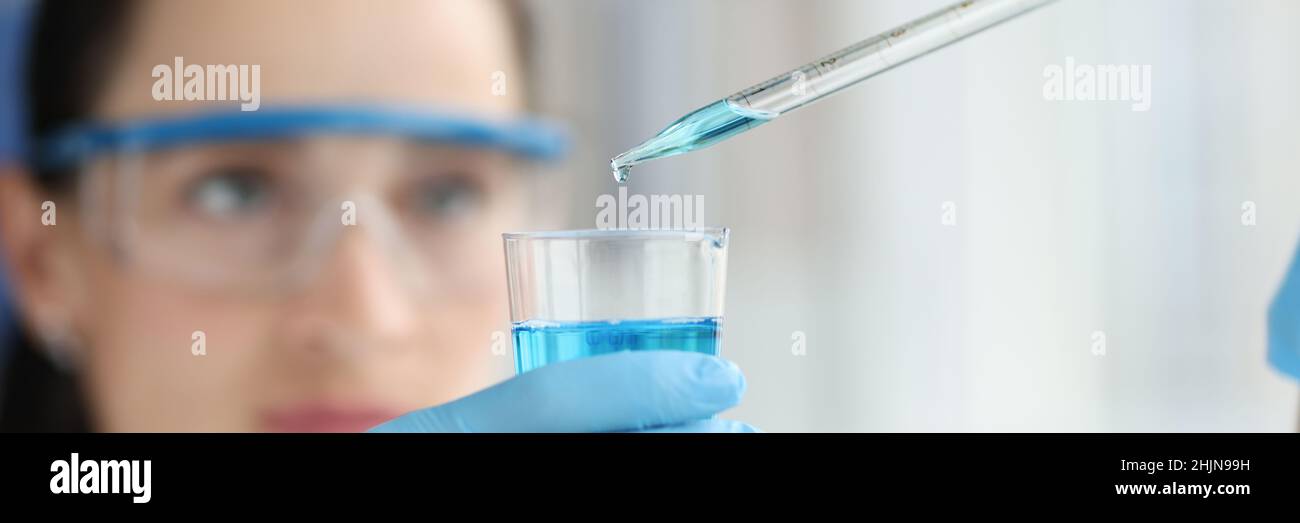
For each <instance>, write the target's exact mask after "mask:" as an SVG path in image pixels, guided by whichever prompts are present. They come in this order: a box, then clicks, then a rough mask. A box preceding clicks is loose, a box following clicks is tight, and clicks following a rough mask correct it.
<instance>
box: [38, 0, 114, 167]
mask: <svg viewBox="0 0 1300 523" xmlns="http://www.w3.org/2000/svg"><path fill="white" fill-rule="evenodd" d="M134 6H135V2H134V1H132V0H96V1H93V2H58V1H55V2H41V3H40V4H39V6H38V7H37V12H36V16H35V17H34V18H33V22H34V24H35V26H34V27H33V31H32V41H31V45H30V46H29V47H28V60H27V93H28V94H27V98H28V107H29V109H28V112H27V114H28V117H27V131H28V136H32V137H37V138H39V137H42V136H47V135H49V134H50V133H52V132H54V131H57V130H59V129H61V128H63V127H65V126H67V125H70V124H72V123H74V122H78V121H81V120H83V119H85V118H86V117H87V115H89V114H90V113H91V112H92V111H93V110H94V107H95V105H96V104H97V103H99V98H98V95H99V93H101V92H102V90H101V89H100V87H102V86H103V85H104V84H106V83H107V81H108V74H109V72H110V71H111V70H112V66H113V64H115V63H117V60H116V59H117V58H118V55H119V54H120V53H121V51H122V43H123V41H124V40H125V38H124V37H125V35H126V33H127V30H128V28H127V27H126V25H127V23H128V21H129V20H130V18H131V16H130V14H131V11H132V10H133V8H134ZM35 174H36V179H37V181H38V182H39V183H40V185H41V187H43V188H44V189H46V190H49V191H51V192H62V191H64V190H66V189H67V188H68V187H69V186H70V185H71V181H72V179H73V175H72V173H71V172H68V171H49V170H40V171H37V172H36V173H35Z"/></svg>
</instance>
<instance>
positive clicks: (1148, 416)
mask: <svg viewBox="0 0 1300 523" xmlns="http://www.w3.org/2000/svg"><path fill="white" fill-rule="evenodd" d="M527 3H528V4H530V7H531V8H532V9H531V11H532V13H533V15H534V20H533V22H534V26H535V27H534V29H535V35H534V42H535V44H534V46H533V51H534V53H535V55H534V57H533V58H534V59H535V62H536V63H535V70H534V73H533V78H532V79H531V81H532V82H533V83H534V85H535V87H536V88H537V89H536V91H537V92H536V96H537V99H538V101H539V103H540V105H541V112H542V113H544V114H546V115H549V116H551V117H553V118H555V119H557V120H561V121H564V122H566V123H567V124H568V125H569V127H570V129H571V130H572V131H573V133H574V144H575V146H576V149H575V150H574V154H573V155H572V156H571V157H570V158H569V159H568V160H566V162H565V163H564V164H563V165H561V166H559V168H557V169H555V172H554V173H552V174H551V175H550V176H551V178H549V180H548V181H547V182H546V183H547V184H548V185H549V189H550V190H551V191H553V192H557V193H563V194H565V195H566V196H567V197H568V201H567V205H566V206H565V207H563V208H562V209H563V210H564V212H566V213H567V216H566V219H565V223H563V224H562V225H564V226H567V227H572V228H590V227H593V226H594V225H595V222H594V220H595V216H596V207H595V202H596V198H597V197H598V196H599V195H601V194H607V193H609V194H616V193H617V185H616V184H615V183H614V181H613V180H612V179H611V177H610V174H609V171H608V167H607V166H608V162H609V159H610V158H611V157H612V156H614V155H615V154H617V153H619V152H621V151H623V150H625V149H627V148H630V147H631V146H633V145H635V144H637V143H639V142H641V141H642V140H643V139H645V138H648V137H649V136H651V135H652V134H654V133H655V132H657V131H659V130H660V129H661V128H662V127H664V126H665V125H666V124H668V123H669V122H670V121H672V120H674V119H676V118H677V117H679V116H681V115H683V114H685V113H687V112H689V111H690V110H693V109H696V108H698V107H701V106H703V105H706V104H708V103H710V102H713V101H715V100H717V99H719V98H720V97H722V96H724V95H726V94H730V93H732V92H734V91H736V90H739V89H741V88H744V87H747V86H749V85H751V84H754V83H757V82H758V81H761V80H764V79H767V78H769V77H771V76H773V75H776V74H778V73H781V72H783V71H786V70H788V69H790V68H792V67H794V66H796V65H799V64H802V63H804V62H807V61H810V60H811V59H813V58H815V57H818V56H821V55H823V54H825V53H828V52H831V51H834V50H836V49H839V48H841V47H843V46H845V45H848V44H850V43H853V42H855V41H858V40H861V39H864V38H866V37H868V36H872V35H874V34H877V33H879V32H881V31H884V30H886V29H889V28H891V27H892V26H894V25H897V24H899V23H901V22H904V21H907V20H910V19H913V18H915V17H917V16H920V15H922V14H925V13H928V12H930V11H932V10H934V9H938V8H940V7H942V6H944V5H946V4H948V3H950V0H840V1H836V0H798V1H792V0H710V1H699V0H660V1H655V2H645V1H635V0H625V1H624V0H602V1H591V0H545V1H540V0H539V1H532V2H527ZM1297 21H1300V2H1295V1H1293V0H1253V1H1251V2H1241V1H1239V0H1144V1H1132V0H1063V1H1061V2H1059V3H1057V4H1054V5H1051V6H1049V7H1047V8H1045V9H1042V10H1040V11H1038V12H1035V13H1033V14H1031V15H1029V16H1027V17H1024V18H1022V19H1018V20H1016V21H1013V22H1011V23H1008V24H1006V25H1004V26H1002V27H999V28H997V29H995V30H992V31H989V32H986V33H984V34H980V35H977V36H975V37H973V38H971V39H969V40H967V41H965V42H962V43H960V44H958V45H956V46H955V47H952V48H949V49H946V50H943V51H941V52H939V53H937V54H934V55H931V56H928V57H924V58H922V59H920V60H918V61H915V62H913V63H910V64H908V65H906V66H904V67H901V68H899V69H896V70H894V71H892V72H889V73H888V74H886V75H884V76H881V77H878V78H875V79H872V80H869V81H867V82H866V83H864V84H861V85H859V86H856V87H854V88H852V89H850V90H847V91H845V92H843V93H841V94H839V95H838V96H835V97H832V98H829V99H827V100H825V101H822V102H820V103H818V104H816V105H813V106H810V107H807V108H804V109H802V110H799V111H797V112H794V113H792V114H790V115H788V116H785V117H783V118H781V119H780V120H779V121H777V122H776V123H773V124H770V125H766V126H763V127H761V128H759V129H757V130H755V131H753V132H750V133H747V134H743V135H741V136H738V137H736V138H735V139H732V140H730V141H727V142H724V143H722V144H720V145H718V146H715V147H713V148H710V149H706V150H702V151H698V152H695V153H692V154H688V155H684V156H679V157H674V158H670V159H665V160H662V161H656V162H651V163H649V164H645V165H643V166H639V167H638V168H637V169H636V170H634V172H633V174H632V178H631V180H630V182H629V185H628V187H629V190H630V192H633V193H643V194H663V193H666V194H701V195H704V201H705V220H704V221H705V223H706V224H707V225H721V226H727V227H730V228H731V229H732V234H733V242H732V244H731V254H730V275H729V280H730V281H729V283H728V287H729V289H728V292H729V296H728V300H727V306H726V309H727V313H726V327H725V334H724V340H725V341H724V350H723V353H724V355H725V356H727V357H728V358H730V359H733V360H735V361H737V362H738V363H739V364H740V366H741V367H742V368H743V369H744V370H745V372H746V374H747V377H748V379H749V391H748V393H747V395H746V397H745V400H744V403H743V405H741V406H740V407H739V408H737V409H735V410H734V411H731V412H729V413H727V415H726V417H730V418H736V419H742V420H744V421H746V422H749V423H752V424H753V425H755V426H758V427H760V428H763V429H764V430H767V431H1098V432H1104V431H1284V430H1294V429H1295V427H1296V426H1297V410H1298V409H1297V398H1298V397H1300V394H1297V387H1296V383H1295V381H1293V380H1292V379H1290V378H1287V377H1285V376H1283V375H1282V374H1280V373H1278V372H1277V371H1276V370H1274V369H1272V368H1271V367H1269V365H1268V364H1267V362H1266V323H1265V321H1266V311H1267V307H1268V304H1269V301H1270V300H1271V299H1272V297H1273V295H1274V293H1275V292H1276V291H1277V289H1278V286H1279V284H1280V282H1281V279H1282V277H1283V275H1284V273H1285V271H1286V269H1287V264H1288V262H1289V261H1290V258H1291V255H1292V253H1293V252H1295V248H1296V243H1297V240H1298V239H1300V147H1297V146H1298V145H1300V101H1298V100H1297V98H1298V97H1297V96H1296V93H1300V70H1298V69H1297V68H1296V67H1294V64H1295V56H1294V55H1295V51H1296V50H1297V49H1300V33H1297V32H1296V31H1295V30H1294V27H1292V26H1293V25H1294V24H1295V23H1296V22H1297ZM1067 57H1073V59H1074V60H1075V62H1077V63H1079V64H1125V65H1128V64H1132V65H1149V66H1150V67H1151V71H1152V73H1151V75H1152V86H1151V99H1152V103H1151V108H1150V110H1149V111H1147V112H1133V111H1131V110H1130V107H1129V106H1130V104H1129V102H1082V101H1077V102H1071V101H1047V100H1045V99H1044V97H1043V94H1042V91H1043V84H1044V76H1043V71H1044V68H1045V67H1046V66H1049V65H1053V64H1055V65H1063V64H1064V63H1065V61H1066V59H1067ZM1244 202H1253V203H1254V205H1255V209H1256V223H1255V225H1253V226H1246V225H1243V224H1242V212H1243V203H1244ZM949 203H950V204H951V205H950V206H946V205H947V204H949ZM945 210H950V211H951V212H952V213H953V214H952V216H954V217H955V222H954V223H952V224H951V225H945V224H944V223H942V221H941V218H942V217H943V215H944V212H945ZM0 303H3V302H2V301H0ZM503 316H504V311H503ZM0 323H2V322H0ZM0 329H2V327H0ZM1098 332H1100V333H1103V334H1104V340H1105V354H1104V355H1095V354H1094V348H1095V346H1096V344H1097V341H1098V338H1097V337H1096V336H1095V334H1096V333H1098ZM799 335H802V336H804V340H805V349H806V353H804V354H803V355H796V354H794V353H793V351H792V345H793V344H794V343H795V340H794V338H795V337H797V336H799ZM0 352H2V351H0Z"/></svg>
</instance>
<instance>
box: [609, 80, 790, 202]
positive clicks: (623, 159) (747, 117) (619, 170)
mask: <svg viewBox="0 0 1300 523" xmlns="http://www.w3.org/2000/svg"><path fill="white" fill-rule="evenodd" d="M775 117H776V116H775V115H765V114H762V113H757V112H754V111H747V110H745V109H742V108H740V107H737V106H735V105H732V104H730V103H728V102H727V101H726V100H719V101H717V102H715V103H713V104H711V105H708V106H706V107H704V108H702V109H699V110H697V111H695V112H693V113H691V114H688V115H686V116H683V117H681V118H680V119H678V120H677V121H675V122H673V123H672V124H670V125H669V126H668V127H665V128H664V130H662V131H659V134H657V135H655V137H654V138H651V139H649V140H646V141H645V142H644V143H642V144H641V145H638V146H636V147H635V148H633V149H631V150H629V151H627V152H625V153H623V154H620V155H618V156H615V157H614V159H613V160H611V161H610V168H611V169H613V171H614V179H615V180H618V183H623V182H625V181H627V175H628V172H629V171H630V170H631V167H632V166H633V165H636V164H638V163H641V162H644V161H647V160H653V159H655V158H663V157H665V156H673V155H676V154H682V153H688V152H691V151H694V150H696V149H703V148H705V147H708V146H710V145H713V144H715V143H718V142H721V141H723V140H726V139H727V138H731V137H732V136H735V135H737V134H740V133H743V132H745V131H748V130H750V129H753V128H755V127H758V126H759V125H762V124H764V123H767V122H769V121H771V119H772V118H775Z"/></svg>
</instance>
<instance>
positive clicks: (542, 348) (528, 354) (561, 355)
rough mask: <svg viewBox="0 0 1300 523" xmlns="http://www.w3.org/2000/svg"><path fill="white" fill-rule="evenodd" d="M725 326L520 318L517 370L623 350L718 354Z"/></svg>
mask: <svg viewBox="0 0 1300 523" xmlns="http://www.w3.org/2000/svg"><path fill="white" fill-rule="evenodd" d="M721 326H722V320H721V319H720V318H672V319H654V320H620V321H598V322H546V321H523V322H518V323H515V324H514V326H513V327H512V328H511V332H512V334H513V335H514V342H515V372H516V373H524V372H528V371H530V370H533V369H536V368H538V367H541V366H544V365H549V364H551V363H558V362H561V361H568V360H573V359H578V358H585V357H588V356H599V355H601V354H610V353H614V352H619V351H640V350H656V349H669V350H683V351H690V352H698V353H701V354H709V355H713V356H717V355H718V350H719V349H720V348H721V345H722V342H721Z"/></svg>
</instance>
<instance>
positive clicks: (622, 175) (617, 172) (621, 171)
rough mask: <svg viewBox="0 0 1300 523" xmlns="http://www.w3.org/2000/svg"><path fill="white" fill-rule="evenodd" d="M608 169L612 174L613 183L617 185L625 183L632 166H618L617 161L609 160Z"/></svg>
mask: <svg viewBox="0 0 1300 523" xmlns="http://www.w3.org/2000/svg"><path fill="white" fill-rule="evenodd" d="M609 167H610V169H611V170H613V172H614V181H616V182H618V183H625V182H627V175H628V174H629V173H631V172H632V166H630V165H619V163H618V161H616V160H611V161H610V162H609Z"/></svg>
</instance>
